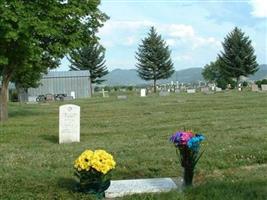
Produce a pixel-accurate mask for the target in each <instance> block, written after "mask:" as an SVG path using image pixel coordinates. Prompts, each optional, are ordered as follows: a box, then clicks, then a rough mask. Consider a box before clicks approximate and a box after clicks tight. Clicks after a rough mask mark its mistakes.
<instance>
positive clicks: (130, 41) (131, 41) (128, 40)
mask: <svg viewBox="0 0 267 200" xmlns="http://www.w3.org/2000/svg"><path fill="white" fill-rule="evenodd" d="M136 42H137V40H136V38H135V37H134V36H129V37H127V38H126V41H125V42H124V45H125V46H131V45H133V44H135V43H136Z"/></svg>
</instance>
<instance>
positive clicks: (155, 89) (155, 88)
mask: <svg viewBox="0 0 267 200" xmlns="http://www.w3.org/2000/svg"><path fill="white" fill-rule="evenodd" d="M156 81H157V80H156V79H154V93H156V92H157V85H156Z"/></svg>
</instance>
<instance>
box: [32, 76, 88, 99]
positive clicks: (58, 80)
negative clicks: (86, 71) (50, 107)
mask: <svg viewBox="0 0 267 200" xmlns="http://www.w3.org/2000/svg"><path fill="white" fill-rule="evenodd" d="M58 73H59V72H58ZM40 82H41V84H40V86H39V87H38V88H29V89H28V96H38V95H46V94H67V95H68V96H70V94H71V92H72V91H74V92H75V97H76V98H84V97H90V96H91V88H90V87H91V81H90V78H89V76H75V75H74V76H64V73H63V76H54V77H53V76H44V77H43V78H42V79H41V81H40Z"/></svg>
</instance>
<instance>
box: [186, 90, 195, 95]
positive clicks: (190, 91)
mask: <svg viewBox="0 0 267 200" xmlns="http://www.w3.org/2000/svg"><path fill="white" fill-rule="evenodd" d="M187 93H188V94H193V93H196V89H188V90H187Z"/></svg>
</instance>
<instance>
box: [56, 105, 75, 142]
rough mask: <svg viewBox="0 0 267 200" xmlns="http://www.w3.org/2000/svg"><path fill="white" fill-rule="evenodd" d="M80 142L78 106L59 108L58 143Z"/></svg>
mask: <svg viewBox="0 0 267 200" xmlns="http://www.w3.org/2000/svg"><path fill="white" fill-rule="evenodd" d="M71 142H80V106H76V105H72V104H66V105H63V106H60V107H59V143H60V144H62V143H71Z"/></svg>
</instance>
